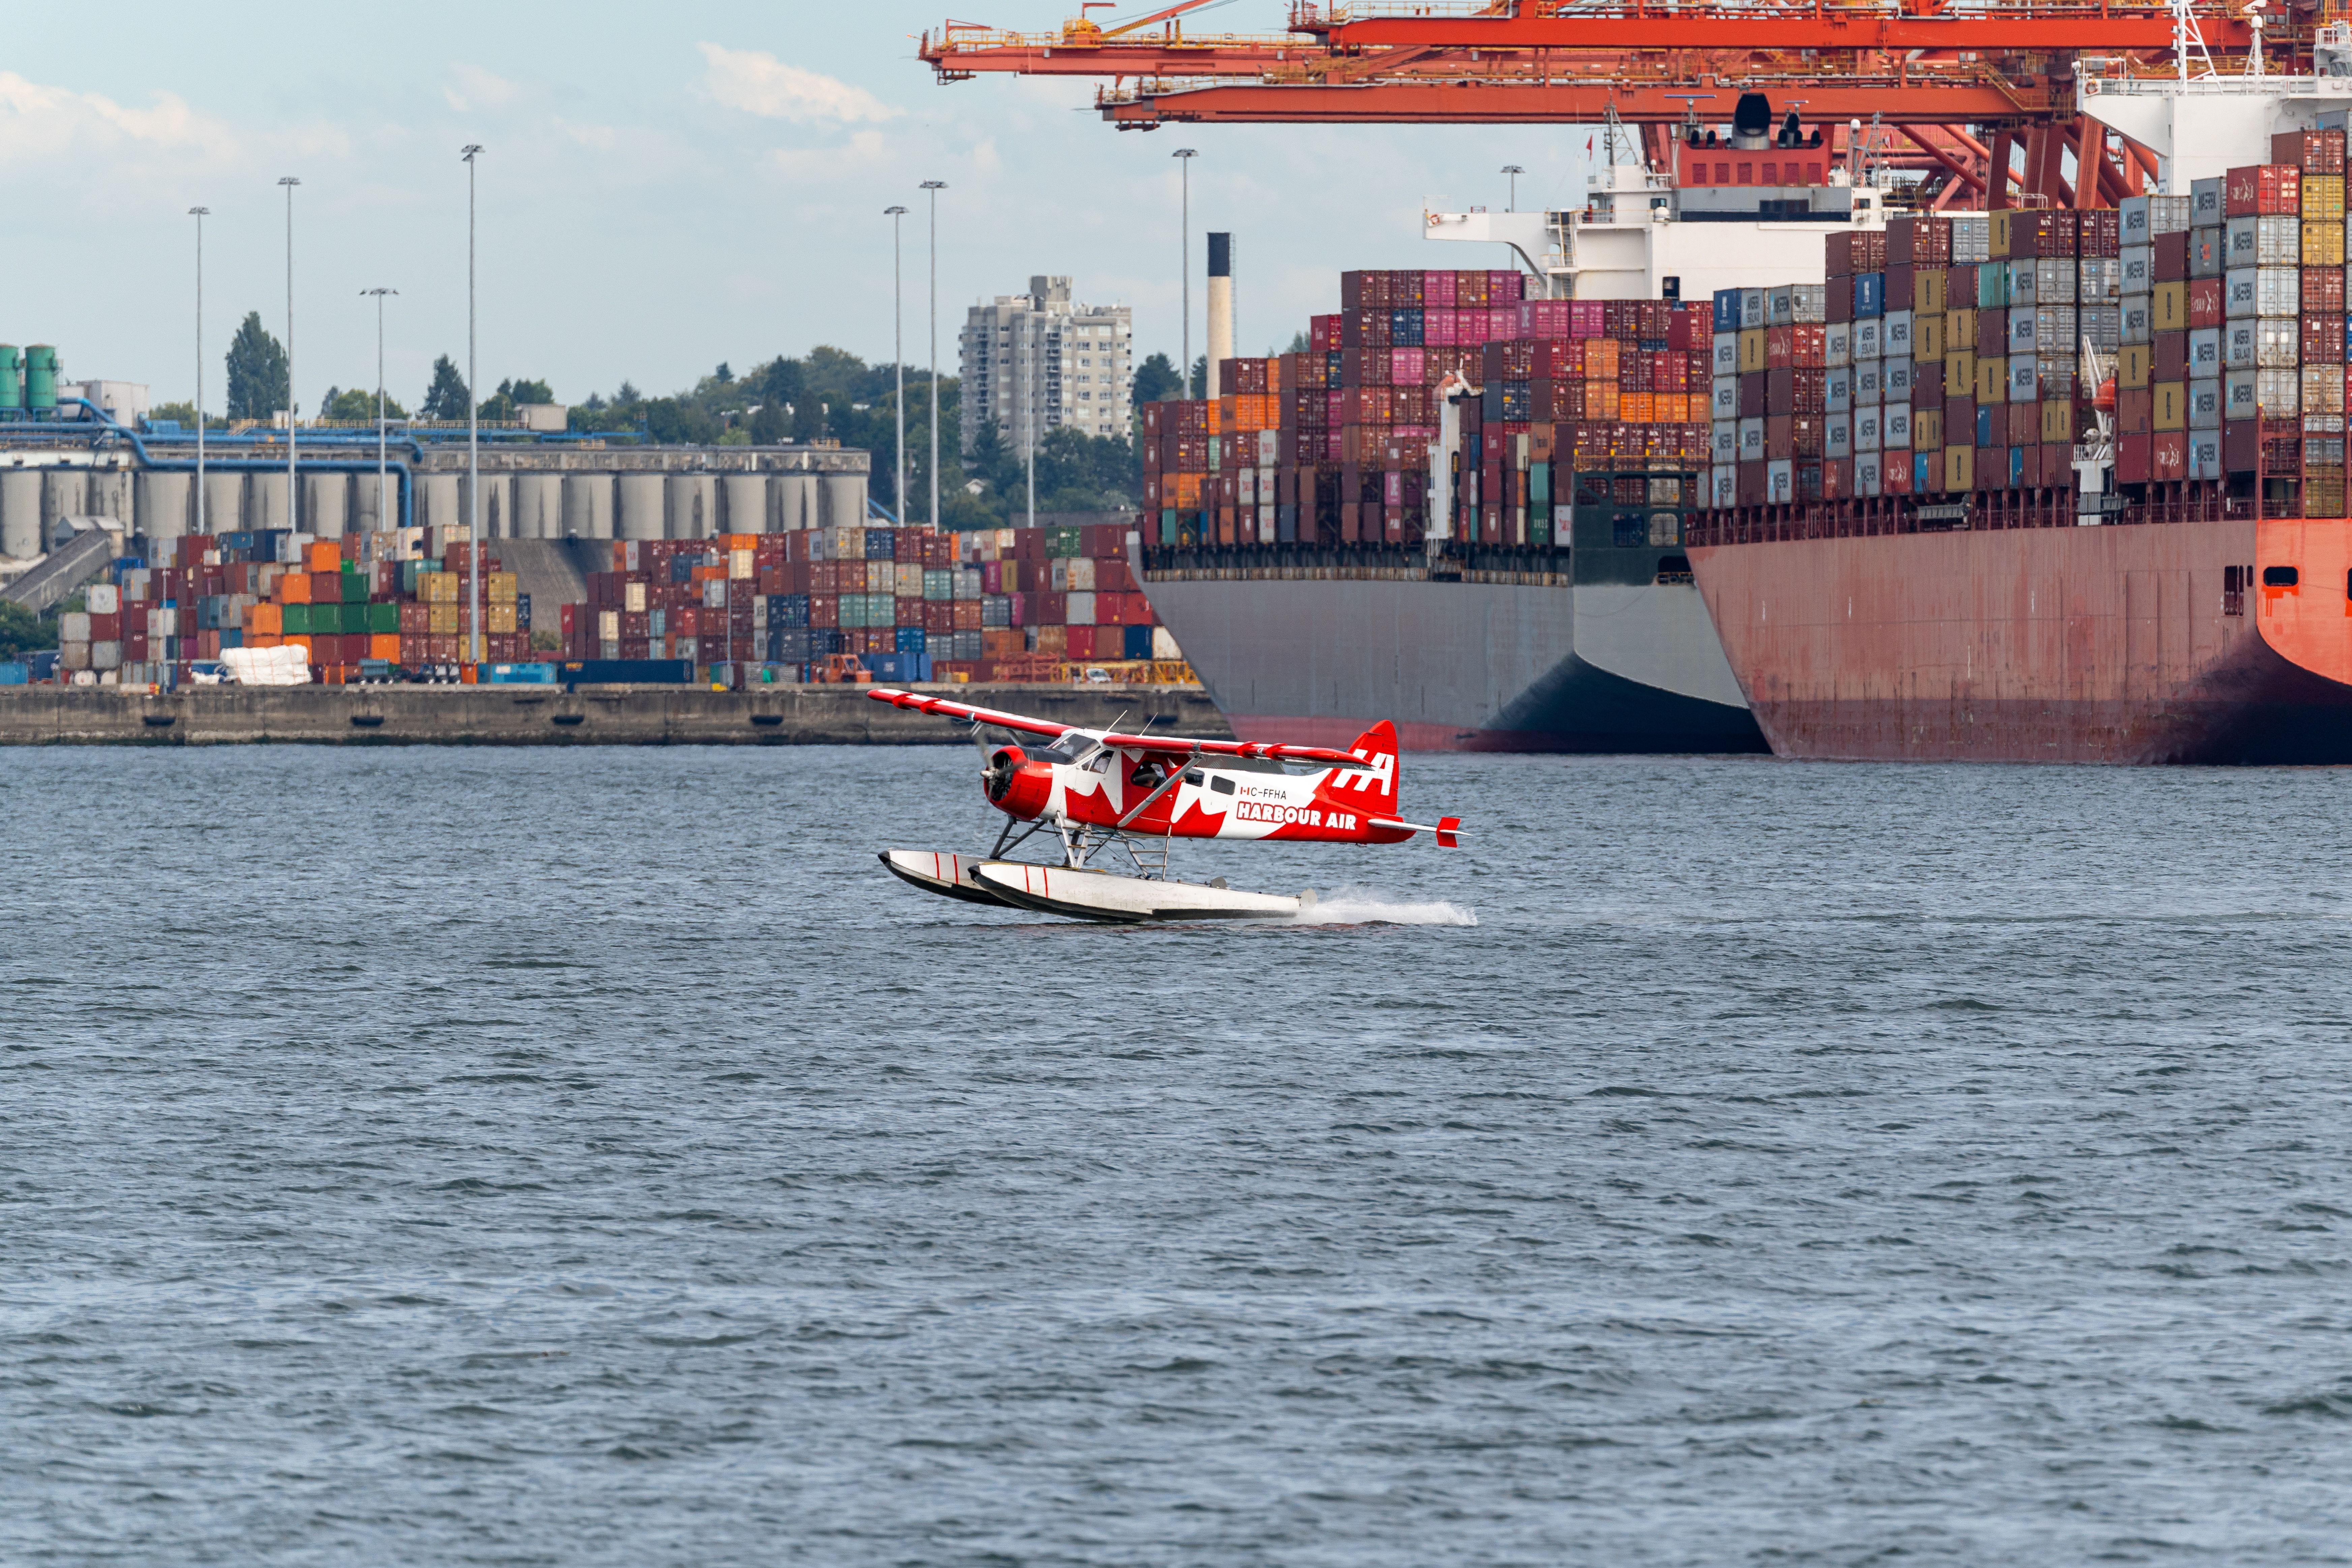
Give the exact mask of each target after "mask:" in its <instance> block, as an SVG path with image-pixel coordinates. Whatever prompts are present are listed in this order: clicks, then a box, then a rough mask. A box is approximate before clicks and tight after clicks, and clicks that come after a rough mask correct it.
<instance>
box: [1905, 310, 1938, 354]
mask: <svg viewBox="0 0 2352 1568" xmlns="http://www.w3.org/2000/svg"><path fill="white" fill-rule="evenodd" d="M1943 357H1944V318H1943V317H1941V316H1915V317H1913V318H1912V320H1911V359H1912V362H1913V363H1918V364H1924V363H1927V362H1928V361H1929V360H1939V359H1942V358H1943Z"/></svg>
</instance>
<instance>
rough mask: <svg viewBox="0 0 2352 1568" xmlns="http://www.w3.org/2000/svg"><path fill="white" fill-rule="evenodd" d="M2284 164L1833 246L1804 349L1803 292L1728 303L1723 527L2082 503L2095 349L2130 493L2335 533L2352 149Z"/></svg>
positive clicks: (1720, 401)
mask: <svg viewBox="0 0 2352 1568" xmlns="http://www.w3.org/2000/svg"><path fill="white" fill-rule="evenodd" d="M2272 153H2273V162H2272V163H2266V164H2258V165H2249V166H2246V167H2242V168H2236V169H2232V170H2231V171H2229V173H2228V174H2227V175H2226V176H2224V177H2223V178H2221V179H2214V180H2200V181H2197V182H2195V183H2194V184H2193V185H2192V186H2191V190H2190V194H2189V195H2186V196H2136V197H2133V198H2130V199H2129V200H2126V202H2124V203H2123V204H2122V205H2121V207H2120V208H2118V209H2115V210H2105V209H2101V210H2095V211H2086V212H2058V211H2027V212H2001V213H1991V214H1982V215H1962V216H1956V217H1951V218H1939V217H1905V218H1899V219H1897V220H1895V222H1894V223H1893V224H1891V225H1890V226H1888V228H1887V230H1886V232H1885V235H1883V236H1881V235H1875V234H1872V233H1868V232H1855V233H1852V234H1839V235H1832V236H1831V237H1829V239H1828V241H1827V245H1828V252H1827V258H1826V263H1827V265H1826V270H1827V273H1828V278H1829V281H1828V284H1827V287H1826V289H1824V290H1823V296H1822V301H1821V307H1820V310H1819V318H1818V319H1819V321H1820V322H1821V324H1820V326H1819V327H1817V328H1811V330H1808V322H1809V320H1810V319H1811V311H1812V306H1811V291H1810V290H1808V289H1804V288H1802V287H1794V288H1790V289H1771V290H1764V289H1747V290H1726V291H1724V292H1723V293H1720V294H1718V295H1717V297H1716V300H1715V318H1716V319H1715V327H1716V332H1715V337H1714V343H1713V359H1714V364H1715V370H1716V373H1717V374H1716V376H1715V379H1714V382H1713V403H1714V412H1715V415H1716V420H1715V424H1714V427H1713V431H1712V437H1713V447H1714V450H1715V452H1716V454H1717V466H1716V467H1715V468H1714V469H1713V472H1712V474H1711V477H1710V481H1709V491H1710V495H1711V497H1712V499H1713V500H1714V502H1715V504H1716V505H1717V506H1718V507H1725V508H1730V507H1744V506H1753V505H1758V504H1778V503H1783V502H1792V501H1794V502H1803V501H1810V500H1845V499H1852V498H1866V497H1874V496H1882V495H1901V494H1919V493H1931V492H1934V493H1942V492H1964V491H1969V490H2000V489H2042V488H2049V489H2063V488H2068V487H2071V486H2073V485H2074V467H2073V465H2074V448H2075V446H2076V444H2077V443H2078V442H2081V441H2084V440H2086V439H2090V438H2092V437H2095V433H2096V422H2095V416H2094V409H2095V406H2098V405H2103V404H2104V397H2103V392H2104V390H2105V389H2103V388H2101V387H2095V386H2090V385H2085V384H2084V382H2083V378H2082V375H2081V372H2080V369H2079V366H2080V364H2081V363H2082V361H2081V350H2082V348H2083V347H2084V345H2087V346H2088V347H2089V348H2090V349H2092V350H2093V351H2095V358H2096V359H2097V360H2099V361H2102V362H2104V361H2105V359H2106V357H2107V356H2109V355H2112V356H2113V363H2114V373H2113V374H2114V384H2113V394H2114V409H2115V452H2114V456H2115V478H2116V482H2117V483H2118V484H2119V485H2123V486H2130V487H2139V486H2145V485H2148V484H2164V483H2173V482H2187V481H2198V480H2201V481H2212V482H2221V481H2225V480H2226V481H2230V482H2231V484H2232V486H2233V493H2235V491H2236V489H2240V488H2243V489H2252V488H2254V487H2256V486H2258V487H2259V489H2260V492H2261V494H2262V498H2263V507H2264V509H2265V510H2268V511H2272V512H2273V513H2279V512H2284V513H2288V514H2307V515H2313V516H2337V515H2341V514H2342V511H2343V508H2344V500H2345V495H2344V491H2345V470H2344V414H2345V404H2346V399H2347V366H2346V361H2347V319H2346V312H2345V258H2346V252H2347V232H2346V212H2345V174H2344V154H2345V134H2344V132H2341V131H2314V132H2283V133H2281V134H2280V135H2279V136H2277V137H2275V138H2273V147H2272ZM1727 451H1728V452H1729V453H1731V454H1732V456H1731V458H1730V460H1729V461H1728V463H1727V462H1725V461H1724V460H1723V459H1724V454H1725V453H1726V452H1727ZM1898 453H1899V454H1901V456H1900V457H1897V456H1896V454H1898Z"/></svg>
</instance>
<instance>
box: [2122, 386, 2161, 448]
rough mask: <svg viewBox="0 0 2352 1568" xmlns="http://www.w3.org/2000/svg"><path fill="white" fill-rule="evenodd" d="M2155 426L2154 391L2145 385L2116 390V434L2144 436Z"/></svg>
mask: <svg viewBox="0 0 2352 1568" xmlns="http://www.w3.org/2000/svg"><path fill="white" fill-rule="evenodd" d="M2155 428H2156V393H2155V392H2154V391H2153V390H2152V389H2150V388H2148V387H2145V386H2140V387H2130V386H2126V387H2118V388H2117V389H2116V435H2118V436H2146V435H2148V434H2149V433H2151V432H2152V431H2153V430H2154V429H2155Z"/></svg>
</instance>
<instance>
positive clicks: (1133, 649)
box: [1119, 626, 1151, 658]
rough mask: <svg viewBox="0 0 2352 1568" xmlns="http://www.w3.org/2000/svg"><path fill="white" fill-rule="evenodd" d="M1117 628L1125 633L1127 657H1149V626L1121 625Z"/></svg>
mask: <svg viewBox="0 0 2352 1568" xmlns="http://www.w3.org/2000/svg"><path fill="white" fill-rule="evenodd" d="M1119 630H1120V631H1121V632H1122V633H1124V634H1125V638H1126V642H1127V657H1128V658H1150V657H1151V628H1150V626H1122V627H1120V628H1119Z"/></svg>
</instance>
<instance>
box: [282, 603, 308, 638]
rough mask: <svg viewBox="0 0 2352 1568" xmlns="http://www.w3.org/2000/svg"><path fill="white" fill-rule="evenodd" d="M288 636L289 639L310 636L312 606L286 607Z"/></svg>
mask: <svg viewBox="0 0 2352 1568" xmlns="http://www.w3.org/2000/svg"><path fill="white" fill-rule="evenodd" d="M286 635H287V636H288V637H309V636H310V605H287V606H286Z"/></svg>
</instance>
